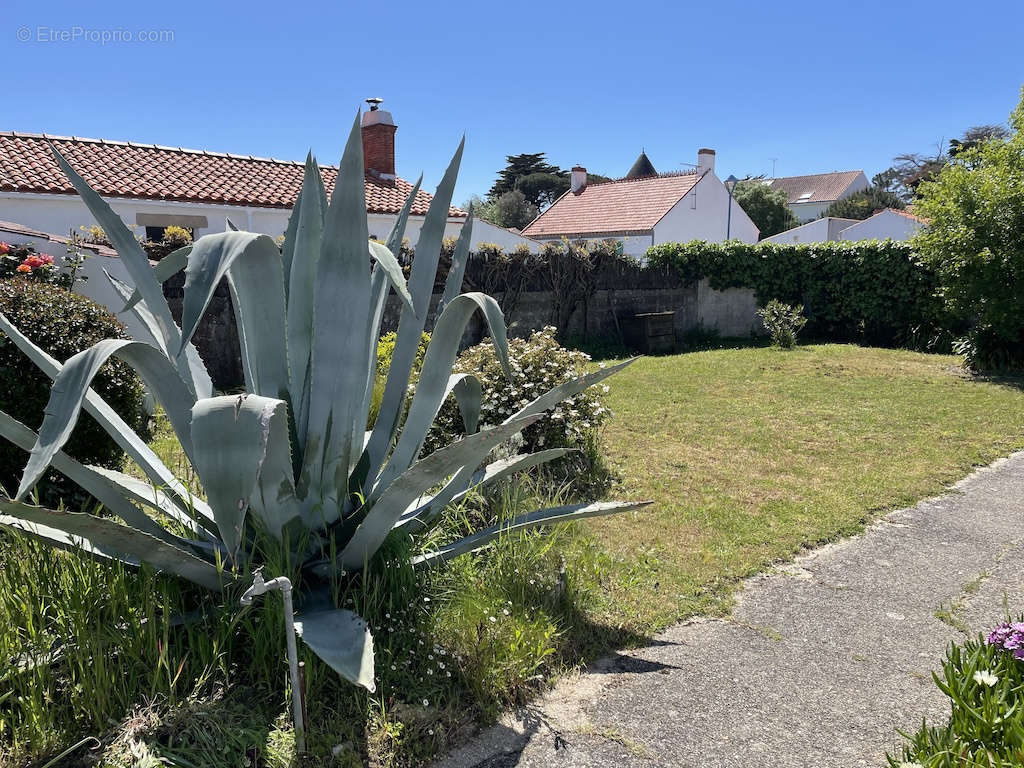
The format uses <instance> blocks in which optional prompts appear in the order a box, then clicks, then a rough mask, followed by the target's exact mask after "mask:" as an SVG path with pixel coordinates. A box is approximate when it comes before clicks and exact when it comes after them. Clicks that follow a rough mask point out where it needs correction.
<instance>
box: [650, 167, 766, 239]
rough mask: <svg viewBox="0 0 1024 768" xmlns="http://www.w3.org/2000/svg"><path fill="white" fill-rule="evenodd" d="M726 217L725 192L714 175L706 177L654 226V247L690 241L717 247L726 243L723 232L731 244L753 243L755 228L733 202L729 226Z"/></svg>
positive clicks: (726, 192) (737, 204)
mask: <svg viewBox="0 0 1024 768" xmlns="http://www.w3.org/2000/svg"><path fill="white" fill-rule="evenodd" d="M728 215H729V190H727V189H726V188H725V185H724V184H723V183H722V182H721V181H719V179H718V177H717V176H715V174H714V172H711V173H707V174H705V175H704V177H703V178H702V179H701V180H700V181H698V182H697V183H696V184H695V185H694V187H693V189H691V190H690V192H689V193H688V194H687V195H686V196H685V197H684V198H683V199H681V200H680V201H679V202H678V203H676V204H675V205H674V206H672V208H671V210H669V212H668V213H666V214H665V216H664V217H662V219H661V221H659V222H658V223H657V224H655V225H654V244H655V245H657V244H658V243H685V242H688V241H690V240H707V241H708V242H712V243H720V242H723V241H724V240H725V239H726V237H725V235H726V229H727V228H728V230H729V236H730V238H731V239H733V240H740V241H742V242H744V243H756V242H757V237H758V230H757V225H755V224H754V222H753V221H751V219H750V217H749V216H748V215H747V214H746V211H744V210H743V208H741V207H740V205H739V203H737V202H736V201H735V200H732V222H731V223H730V222H728Z"/></svg>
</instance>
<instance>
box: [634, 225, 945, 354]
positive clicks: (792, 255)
mask: <svg viewBox="0 0 1024 768" xmlns="http://www.w3.org/2000/svg"><path fill="white" fill-rule="evenodd" d="M647 259H648V263H649V265H650V266H652V267H671V268H673V269H675V270H676V271H677V272H678V273H679V275H680V277H682V279H683V280H685V281H686V282H692V281H696V280H701V279H703V278H707V279H708V281H709V283H710V285H711V287H712V288H714V289H716V290H724V289H727V288H749V289H751V290H753V291H754V293H755V294H756V296H757V301H758V304H760V305H761V306H764V305H765V304H767V303H768V302H769V301H771V300H772V299H778V300H779V301H783V302H786V303H787V304H803V305H804V308H805V311H806V313H807V317H808V324H807V333H808V335H811V336H814V337H816V338H820V339H828V340H834V341H856V342H862V343H866V344H876V345H883V346H904V347H911V348H915V349H928V350H934V351H944V350H947V349H949V346H950V344H951V340H952V338H953V337H954V335H955V332H956V331H957V329H956V328H952V327H951V325H952V323H951V321H950V319H949V317H948V316H947V315H946V314H945V313H944V311H943V309H942V302H941V300H940V299H939V297H938V283H937V280H936V275H935V272H934V271H933V270H932V269H931V268H930V267H928V266H926V265H925V264H924V263H923V262H922V261H921V260H920V259H919V258H918V256H917V254H916V253H914V251H913V250H912V249H911V247H910V245H909V244H908V243H903V242H896V241H893V240H870V241H862V242H842V241H839V242H827V243H812V244H807V245H778V244H775V243H756V244H749V243H738V242H735V241H734V242H728V243H707V242H704V241H699V240H695V241H692V242H689V243H664V244H661V245H655V246H652V247H651V248H650V249H648V251H647Z"/></svg>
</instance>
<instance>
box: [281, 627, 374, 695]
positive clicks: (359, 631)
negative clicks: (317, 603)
mask: <svg viewBox="0 0 1024 768" xmlns="http://www.w3.org/2000/svg"><path fill="white" fill-rule="evenodd" d="M295 631H296V632H298V633H299V635H301V636H302V639H303V641H304V642H305V643H306V645H308V646H309V647H310V648H311V649H312V650H313V653H315V654H316V655H317V656H319V657H320V658H321V659H323V660H324V661H325V662H326V663H327V665H328V666H329V667H330V668H331V669H333V670H334V671H335V672H337V673H338V674H339V675H341V676H342V677H344V678H345V679H346V680H348V681H350V682H352V683H355V684H356V685H361V686H363V687H364V688H365V689H366V690H368V691H369V692H370V693H373V692H374V691H375V690H376V689H377V686H376V684H375V683H374V679H373V636H372V635H371V634H370V630H369V629H368V628H367V626H366V622H365V621H363V620H362V619H361V618H359V617H358V616H357V615H356V614H354V613H352V611H346V610H331V611H317V612H316V613H307V614H303V615H300V616H297V617H296V622H295Z"/></svg>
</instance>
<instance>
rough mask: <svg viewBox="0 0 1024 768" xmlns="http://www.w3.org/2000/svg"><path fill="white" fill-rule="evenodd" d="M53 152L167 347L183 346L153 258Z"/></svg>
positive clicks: (51, 149) (57, 154)
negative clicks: (150, 259) (112, 249)
mask: <svg viewBox="0 0 1024 768" xmlns="http://www.w3.org/2000/svg"><path fill="white" fill-rule="evenodd" d="M50 151H52V152H53V156H54V157H55V158H56V160H57V164H58V165H59V166H60V167H61V170H63V171H64V175H65V176H67V178H68V181H70V182H71V185H72V186H73V187H74V188H75V190H77V192H78V194H79V196H81V198H82V201H83V202H84V203H85V204H86V206H87V207H88V208H89V211H90V212H91V213H92V215H93V217H94V218H95V219H96V221H97V223H98V224H99V225H100V226H101V227H103V231H104V232H105V233H106V235H107V237H109V238H110V243H111V245H113V246H114V249H115V250H116V251H117V255H118V257H119V258H120V260H121V263H122V264H124V266H125V269H126V270H128V274H129V275H130V276H131V278H132V281H133V282H134V283H135V287H136V288H137V289H138V291H139V294H140V295H141V296H142V298H143V299H145V301H146V303H147V304H148V305H149V309H150V311H151V312H152V313H153V316H154V317H155V318H156V321H157V325H158V327H159V331H160V335H161V337H162V338H163V341H164V344H165V345H166V346H167V347H168V348H171V349H173V348H175V347H176V346H177V345H178V343H179V339H180V337H181V332H180V331H179V330H178V326H177V325H175V323H174V318H172V317H171V309H170V307H168V306H167V300H166V299H165V298H164V293H163V288H162V287H161V285H160V282H159V281H158V280H157V279H156V276H155V275H154V274H153V269H152V267H150V265H149V258H148V257H147V256H146V254H145V252H144V251H143V250H142V246H140V245H139V243H138V241H137V240H136V239H135V235H133V234H132V232H131V230H130V229H128V227H126V226H125V224H124V222H123V221H121V217H120V216H118V215H117V214H116V213H114V212H113V211H112V210H111V209H110V206H109V205H107V203H106V202H105V201H104V200H103V198H102V197H100V196H99V195H98V194H96V192H95V191H93V189H92V187H90V186H89V185H88V184H87V183H86V182H85V180H84V179H83V178H82V177H81V176H79V175H78V174H77V173H76V172H75V169H74V168H72V167H71V166H70V165H69V164H68V161H67V160H65V159H64V157H63V155H61V153H60V152H58V151H57V149H56V147H54V146H53V145H52V144H51V145H50Z"/></svg>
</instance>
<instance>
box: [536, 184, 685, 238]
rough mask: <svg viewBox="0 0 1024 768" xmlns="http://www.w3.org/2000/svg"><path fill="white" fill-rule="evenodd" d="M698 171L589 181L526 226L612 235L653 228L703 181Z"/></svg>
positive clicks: (539, 233)
mask: <svg viewBox="0 0 1024 768" xmlns="http://www.w3.org/2000/svg"><path fill="white" fill-rule="evenodd" d="M701 178H702V175H698V174H697V172H696V171H690V172H687V173H675V174H662V175H661V176H647V177H642V178H638V179H621V180H619V181H606V182H602V183H598V184H588V185H587V186H586V187H584V189H583V191H582V192H581V193H580V194H578V195H574V194H573V193H572V192H566V193H565V194H564V195H562V196H561V197H560V198H558V199H557V200H556V201H555V202H554V203H553V204H552V205H551V207H550V208H548V209H547V210H546V211H544V213H542V214H541V215H540V216H538V217H537V218H536V219H534V221H533V222H532V223H531V224H530V225H529V226H528V227H526V229H524V230H523V234H524V235H526V236H528V237H552V236H556V235H566V236H574V235H577V236H582V235H605V234H607V235H612V234H626V233H630V232H647V231H650V230H652V229H654V225H655V224H657V223H658V222H659V221H660V220H661V218H662V217H663V216H664V215H665V214H666V213H668V212H669V210H670V209H671V208H672V206H673V205H675V204H676V203H678V202H679V200H680V199H681V198H682V197H683V196H684V195H686V194H687V193H688V192H689V191H690V190H691V189H693V187H694V185H695V184H696V183H697V182H698V181H700V179H701Z"/></svg>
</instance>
